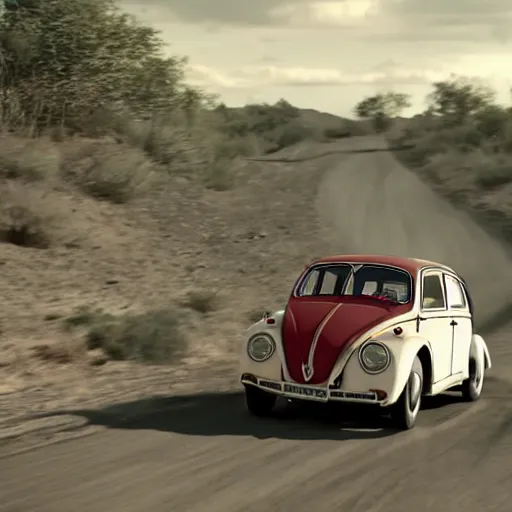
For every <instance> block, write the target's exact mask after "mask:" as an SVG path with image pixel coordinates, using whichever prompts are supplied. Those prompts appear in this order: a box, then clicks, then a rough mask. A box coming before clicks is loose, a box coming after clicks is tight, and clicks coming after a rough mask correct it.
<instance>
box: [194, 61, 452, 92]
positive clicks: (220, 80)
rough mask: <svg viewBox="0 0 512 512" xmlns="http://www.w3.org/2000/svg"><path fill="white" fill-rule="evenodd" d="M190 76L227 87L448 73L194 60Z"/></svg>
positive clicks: (380, 81)
mask: <svg viewBox="0 0 512 512" xmlns="http://www.w3.org/2000/svg"><path fill="white" fill-rule="evenodd" d="M188 70H189V78H190V80H192V81H193V82H194V83H196V84H198V85H202V86H211V85H213V86H217V87H221V88H225V89H233V88H242V89H243V88H254V87H265V86H266V87H268V86H283V85H286V86H295V87H297V86H310V87H313V86H336V85H338V86H344V85H345V86H348V85H376V86H388V87H393V86H395V85H397V86H399V85H424V84H428V83H430V82H432V81H435V80H442V79H443V78H445V77H446V76H447V71H446V70H442V69H440V70H422V69H403V68H400V66H398V65H397V64H395V65H393V66H390V65H389V64H388V65H387V66H386V67H385V68H384V69H379V68H378V67H377V68H376V69H374V70H369V71H367V72H365V73H359V74H354V73H347V72H344V71H342V70H340V69H335V68H306V67H280V66H272V65H268V66H265V65H263V66H244V67H242V68H240V69H238V70H234V71H230V72H225V71H219V70H217V69H214V68H211V67H208V66H204V65H197V64H191V65H189V68H188Z"/></svg>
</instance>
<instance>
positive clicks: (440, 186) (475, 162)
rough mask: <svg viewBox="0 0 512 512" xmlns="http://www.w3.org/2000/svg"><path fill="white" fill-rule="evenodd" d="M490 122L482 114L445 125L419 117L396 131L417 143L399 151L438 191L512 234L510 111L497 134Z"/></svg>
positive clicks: (402, 139) (503, 232) (404, 140)
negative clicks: (406, 149) (504, 124)
mask: <svg viewBox="0 0 512 512" xmlns="http://www.w3.org/2000/svg"><path fill="white" fill-rule="evenodd" d="M503 115H507V114H506V113H505V112H503ZM508 115H510V114H508ZM486 127H487V124H485V123H483V122H482V121H481V120H479V119H478V118H476V119H469V120H467V121H466V123H464V124H462V125H457V126H446V125H444V124H443V121H442V120H432V119H429V118H428V117H425V118H421V117H418V118H417V119H415V120H411V121H410V122H409V126H407V127H406V128H405V130H404V134H401V135H400V136H398V141H399V142H401V143H407V144H411V143H412V144H414V146H415V147H414V148H413V149H410V150H408V151H400V152H397V153H396V156H397V158H399V159H401V160H403V161H404V163H405V164H406V165H408V166H409V167H410V168H411V169H413V170H415V171H416V172H417V173H418V174H419V176H420V177H422V178H423V179H424V180H426V181H427V182H428V183H429V184H430V185H431V186H432V187H433V188H434V189H435V190H437V191H438V192H439V193H440V194H442V195H443V196H445V197H447V198H448V199H450V200H451V201H452V202H454V203H455V204H456V205H457V206H459V207H462V208H465V209H466V210H468V211H469V212H470V213H472V214H474V215H475V216H476V217H477V218H478V219H480V220H481V221H483V222H484V223H486V224H487V225H488V226H493V228H494V229H497V230H498V231H499V233H500V235H501V236H505V237H506V238H507V239H509V240H512V117H511V118H510V120H509V121H508V122H507V125H506V126H505V129H504V130H503V131H502V133H501V135H500V136H499V137H497V136H494V135H489V134H488V133H487V132H486V131H485V128H486ZM394 142H396V138H395V140H394Z"/></svg>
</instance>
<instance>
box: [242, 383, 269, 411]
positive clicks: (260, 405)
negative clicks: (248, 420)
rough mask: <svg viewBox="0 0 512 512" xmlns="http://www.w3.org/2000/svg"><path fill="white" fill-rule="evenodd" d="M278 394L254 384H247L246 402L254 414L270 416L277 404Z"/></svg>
mask: <svg viewBox="0 0 512 512" xmlns="http://www.w3.org/2000/svg"><path fill="white" fill-rule="evenodd" d="M276 400H277V395H274V394H273V393H267V392H265V391H263V390H261V389H259V388H256V387H254V386H245V403H246V405H247V409H248V410H249V412H250V413H251V414H253V415H254V416H260V417H261V416H270V414H272V411H273V409H274V406H275V404H276Z"/></svg>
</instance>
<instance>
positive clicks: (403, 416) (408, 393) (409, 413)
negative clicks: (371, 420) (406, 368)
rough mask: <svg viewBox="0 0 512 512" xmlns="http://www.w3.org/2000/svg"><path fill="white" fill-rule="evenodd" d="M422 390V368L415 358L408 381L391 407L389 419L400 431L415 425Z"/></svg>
mask: <svg viewBox="0 0 512 512" xmlns="http://www.w3.org/2000/svg"><path fill="white" fill-rule="evenodd" d="M422 390H423V367H422V366H421V361H420V360H419V358H418V357H417V356H416V358H415V359H414V362H413V364H412V368H411V373H410V375H409V379H408V380H407V383H406V385H405V388H404V390H403V391H402V394H401V395H400V398H399V399H398V401H397V402H396V403H395V404H393V405H392V406H391V418H392V419H393V423H394V424H395V425H396V426H397V427H398V428H399V429H400V430H409V429H411V428H413V427H414V425H416V419H417V418H418V413H419V412H420V408H421V395H422Z"/></svg>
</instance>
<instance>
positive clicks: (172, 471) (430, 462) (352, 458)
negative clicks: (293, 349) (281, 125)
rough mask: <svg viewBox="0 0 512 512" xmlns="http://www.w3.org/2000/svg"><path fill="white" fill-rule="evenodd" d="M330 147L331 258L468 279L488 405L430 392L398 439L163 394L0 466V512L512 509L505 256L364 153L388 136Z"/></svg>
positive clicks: (409, 179)
mask: <svg viewBox="0 0 512 512" xmlns="http://www.w3.org/2000/svg"><path fill="white" fill-rule="evenodd" d="M337 144H338V146H337V149H338V150H339V151H338V153H339V154H330V155H325V156H324V157H321V158H323V161H322V166H328V168H329V171H328V173H327V174H326V175H325V179H324V180H323V182H322V183H320V185H319V194H318V205H317V206H318V211H319V214H320V217H321V219H322V220H323V221H324V222H326V223H327V224H328V225H329V227H330V229H332V236H333V237H335V238H336V240H338V242H339V250H340V252H346V251H350V252H366V251H369V252H374V251H375V252H383V253H391V254H393V253H396V254H405V255H410V256H418V257H425V258H430V259H436V260H441V261H443V262H446V263H447V264H450V265H453V266H454V267H455V268H456V269H457V270H459V271H460V272H461V273H462V274H463V275H464V276H465V277H466V279H467V281H468V282H469V283H470V285H471V288H472V290H473V293H474V296H475V297H474V298H475V302H476V306H477V308H478V311H477V312H478V315H479V316H478V319H479V323H480V324H481V325H482V326H485V329H486V336H487V340H488V343H489V345H490V349H491V354H492V356H493V362H494V368H493V370H492V373H491V375H490V376H489V378H488V380H487V381H486V385H485V389H484V395H483V397H482V398H481V400H480V401H479V402H477V403H475V404H471V405H468V404H464V403H462V402H460V399H459V398H458V396H456V394H454V395H453V396H451V395H446V396H442V397H438V398H436V399H432V400H430V401H428V402H427V403H425V405H424V410H423V411H422V413H421V416H420V419H419V423H418V425H417V427H416V428H415V429H413V430H412V431H409V432H405V433H395V432H393V431H392V430H388V429H387V428H386V427H387V424H386V422H385V420H378V421H377V420H376V419H375V418H371V417H368V418H363V419H362V420H361V421H360V422H358V423H354V422H351V420H350V418H351V417H352V416H351V414H347V416H343V417H340V412H339V411H334V410H330V409H327V408H317V407H314V406H311V407H310V408H308V409H290V408H288V409H283V411H281V413H280V414H279V416H278V417H277V418H276V419H272V420H255V419H251V418H249V417H248V416H247V414H246V413H245V410H244V405H243V398H242V396H241V395H240V394H238V393H233V394H224V395H203V396H193V397H182V398H169V399H166V400H162V402H161V404H160V408H159V412H157V413H154V414H152V415H149V416H146V417H144V418H142V419H138V420H133V421H125V420H123V413H122V411H119V413H118V414H117V413H112V411H110V413H109V414H107V412H108V411H105V413H104V414H101V413H93V412H87V411H85V412H83V415H84V416H86V417H87V418H88V419H89V420H90V422H91V423H93V424H97V425H103V426H104V427H106V428H105V429H104V430H101V431H100V432H99V433H97V434H95V435H91V436H88V437H84V438H81V439H77V440H74V441H68V442H65V443H61V444H55V445H49V446H46V447H43V448H40V449H37V450H34V451H30V452H26V453H23V454H19V455H16V456H12V457H7V458H3V459H0V512H7V511H9V512H43V511H44V512H70V511H73V512H85V511H87V512H91V511H98V512H99V511H101V512H103V511H108V512H117V511H123V512H160V511H162V512H164V511H165V512H170V511H172V512H203V511H204V512H235V511H236V512H239V511H240V512H242V511H244V512H259V511H262V512H263V511H265V512H267V511H283V512H288V511H290V512H291V511H295V512H301V511H307V512H311V511H314V512H322V511H329V512H330V511H333V510H337V511H343V512H387V511H393V512H401V511H404V512H405V511H407V512H423V511H433V512H440V511H442V512H456V511H464V512H472V511H475V512H476V511H479V512H480V511H485V512H494V511H496V512H510V510H512V490H510V483H511V482H512V377H511V376H510V371H509V364H511V363H512V349H511V347H512V339H511V333H512V328H511V325H509V324H508V323H507V322H504V321H500V322H499V323H498V320H503V318H504V317H505V318H506V316H507V314H508V311H507V310H505V312H503V306H507V305H508V304H512V286H511V284H512V279H511V277H512V263H511V262H510V260H509V258H508V255H507V252H506V251H505V250H504V249H503V248H501V247H500V246H499V244H498V243H497V242H495V241H494V240H493V239H492V238H491V237H490V236H488V235H487V234H486V233H485V232H483V231H482V230H481V229H480V228H478V227H477V226H475V225H474V224H473V222H472V221H471V220H470V219H469V218H468V217H467V216H466V215H465V214H462V213H460V212H457V211H455V210H454V209H453V208H452V207H450V206H449V205H447V204H446V203H445V202H444V201H442V200H441V199H439V198H438V197H437V196H436V195H435V194H433V193H432V192H431V191H430V190H429V189H428V188H427V187H426V186H425V185H424V184H422V183H421V182H419V181H418V180H417V179H416V178H415V177H414V176H413V175H412V174H411V173H409V172H408V171H407V170H405V169H404V168H403V167H401V165H400V164H399V163H398V162H397V161H396V160H395V159H394V158H393V156H392V154H391V153H389V152H385V151H384V152H378V151H373V152H367V151H366V150H368V149H385V143H384V141H383V140H382V139H380V138H378V137H360V138H354V139H350V140H344V141H340V142H339V143H337ZM353 150H357V152H351V151H353ZM301 151H304V152H305V153H304V154H301V155H300V157H301V158H302V157H307V154H308V151H310V153H309V154H310V156H311V155H313V154H316V153H315V148H310V149H308V148H303V149H302V150H301ZM316 151H318V147H317V148H316ZM347 151H349V152H347ZM342 153H343V154H342ZM295 157H297V155H295ZM306 160H307V161H308V162H309V163H308V165H312V164H313V161H312V159H311V158H306V159H305V160H304V161H306ZM266 165H276V163H271V162H268V163H267V164H266ZM277 165H279V164H277ZM298 170H299V168H298ZM511 318H512V317H511ZM126 407H127V408H128V409H127V410H129V404H127V406H126Z"/></svg>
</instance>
